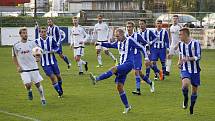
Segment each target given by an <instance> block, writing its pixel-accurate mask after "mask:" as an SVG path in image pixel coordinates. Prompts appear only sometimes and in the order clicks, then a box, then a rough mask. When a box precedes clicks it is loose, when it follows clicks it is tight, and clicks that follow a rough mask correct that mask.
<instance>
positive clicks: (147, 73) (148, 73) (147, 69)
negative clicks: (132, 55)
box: [146, 66, 150, 78]
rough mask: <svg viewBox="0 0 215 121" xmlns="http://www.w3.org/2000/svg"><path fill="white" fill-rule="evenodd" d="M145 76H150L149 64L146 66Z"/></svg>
mask: <svg viewBox="0 0 215 121" xmlns="http://www.w3.org/2000/svg"><path fill="white" fill-rule="evenodd" d="M146 76H147V77H148V78H149V76H150V66H149V67H146Z"/></svg>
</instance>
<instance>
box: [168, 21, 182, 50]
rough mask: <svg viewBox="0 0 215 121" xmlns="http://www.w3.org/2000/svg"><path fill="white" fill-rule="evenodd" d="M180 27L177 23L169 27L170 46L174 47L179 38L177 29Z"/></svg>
mask: <svg viewBox="0 0 215 121" xmlns="http://www.w3.org/2000/svg"><path fill="white" fill-rule="evenodd" d="M180 29H181V26H180V25H179V24H176V25H172V26H171V27H170V33H171V40H172V41H171V45H170V46H172V47H175V46H176V45H177V44H178V42H179V41H180V38H179V30H180Z"/></svg>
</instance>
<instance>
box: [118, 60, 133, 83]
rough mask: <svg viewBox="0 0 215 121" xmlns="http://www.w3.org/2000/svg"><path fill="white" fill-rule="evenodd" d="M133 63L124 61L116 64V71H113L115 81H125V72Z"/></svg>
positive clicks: (127, 71) (126, 72) (129, 69)
mask: <svg viewBox="0 0 215 121" xmlns="http://www.w3.org/2000/svg"><path fill="white" fill-rule="evenodd" d="M132 68H133V63H132V62H126V63H124V64H122V65H118V66H117V72H116V73H115V75H116V78H115V83H119V82H120V83H122V84H124V83H125V80H126V76H127V74H128V73H129V72H130V71H131V70H132Z"/></svg>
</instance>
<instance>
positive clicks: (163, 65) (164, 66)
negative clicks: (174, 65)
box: [161, 62, 166, 75]
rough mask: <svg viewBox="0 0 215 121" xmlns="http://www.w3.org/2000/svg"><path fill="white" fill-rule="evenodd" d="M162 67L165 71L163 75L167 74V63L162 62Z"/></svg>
mask: <svg viewBox="0 0 215 121" xmlns="http://www.w3.org/2000/svg"><path fill="white" fill-rule="evenodd" d="M161 65H162V70H163V74H164V75H165V74H166V63H165V62H161Z"/></svg>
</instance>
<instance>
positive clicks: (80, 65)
mask: <svg viewBox="0 0 215 121" xmlns="http://www.w3.org/2000/svg"><path fill="white" fill-rule="evenodd" d="M78 67H79V72H83V69H82V61H81V60H80V61H78Z"/></svg>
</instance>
